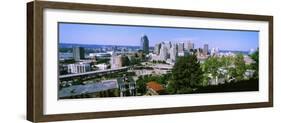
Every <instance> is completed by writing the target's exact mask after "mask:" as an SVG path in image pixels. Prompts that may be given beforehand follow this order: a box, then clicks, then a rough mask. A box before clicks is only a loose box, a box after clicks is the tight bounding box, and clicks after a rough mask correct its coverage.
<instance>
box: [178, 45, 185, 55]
mask: <svg viewBox="0 0 281 123" xmlns="http://www.w3.org/2000/svg"><path fill="white" fill-rule="evenodd" d="M183 51H184V43H178V52H179V53H182V52H183Z"/></svg>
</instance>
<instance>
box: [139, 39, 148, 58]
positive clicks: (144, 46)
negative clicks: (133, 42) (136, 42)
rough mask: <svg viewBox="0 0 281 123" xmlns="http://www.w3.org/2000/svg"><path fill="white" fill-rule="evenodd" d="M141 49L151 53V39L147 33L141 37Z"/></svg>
mask: <svg viewBox="0 0 281 123" xmlns="http://www.w3.org/2000/svg"><path fill="white" fill-rule="evenodd" d="M140 49H141V50H142V51H143V52H144V53H145V54H148V53H149V40H148V37H147V36H146V35H143V36H142V37H141V41H140Z"/></svg>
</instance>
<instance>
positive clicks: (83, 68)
mask: <svg viewBox="0 0 281 123" xmlns="http://www.w3.org/2000/svg"><path fill="white" fill-rule="evenodd" d="M67 69H68V73H85V72H88V71H90V70H91V66H90V64H88V63H76V64H68V65H67Z"/></svg>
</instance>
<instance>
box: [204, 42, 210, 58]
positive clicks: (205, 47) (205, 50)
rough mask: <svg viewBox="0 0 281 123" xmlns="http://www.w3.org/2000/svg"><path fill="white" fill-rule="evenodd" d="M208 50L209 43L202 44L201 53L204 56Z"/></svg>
mask: <svg viewBox="0 0 281 123" xmlns="http://www.w3.org/2000/svg"><path fill="white" fill-rule="evenodd" d="M208 51H209V45H208V44H204V48H203V55H204V56H206V55H208Z"/></svg>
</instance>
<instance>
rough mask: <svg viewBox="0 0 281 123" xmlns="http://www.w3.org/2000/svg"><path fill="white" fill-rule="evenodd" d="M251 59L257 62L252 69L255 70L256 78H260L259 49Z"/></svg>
mask: <svg viewBox="0 0 281 123" xmlns="http://www.w3.org/2000/svg"><path fill="white" fill-rule="evenodd" d="M250 57H251V58H252V59H253V60H254V61H255V62H254V63H252V64H251V68H252V69H253V70H255V73H254V78H256V79H257V78H259V49H257V51H256V52H254V53H253V54H251V55H250Z"/></svg>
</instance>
